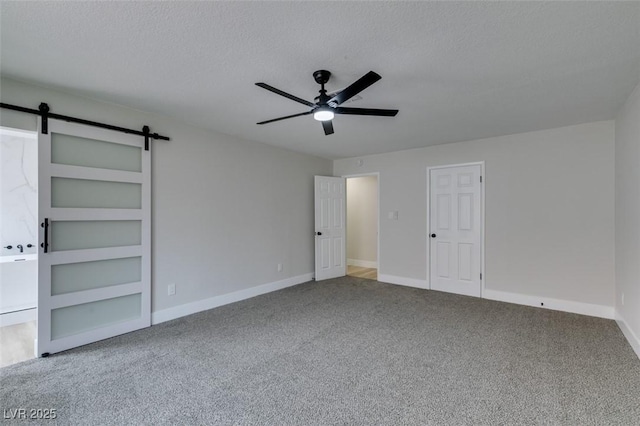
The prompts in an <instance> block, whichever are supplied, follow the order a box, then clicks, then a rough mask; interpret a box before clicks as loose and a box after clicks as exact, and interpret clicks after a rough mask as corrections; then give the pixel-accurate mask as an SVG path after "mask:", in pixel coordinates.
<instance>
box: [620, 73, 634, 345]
mask: <svg viewBox="0 0 640 426" xmlns="http://www.w3.org/2000/svg"><path fill="white" fill-rule="evenodd" d="M616 295H617V298H616V311H617V313H618V315H619V316H620V317H621V318H622V319H623V320H624V321H625V322H626V324H627V326H628V327H629V328H630V329H631V330H632V332H633V333H634V334H635V336H636V337H635V339H636V345H639V346H638V347H637V349H636V351H640V340H639V338H640V85H638V86H637V87H636V89H635V90H634V92H633V94H632V95H631V96H630V97H629V99H628V100H627V103H626V105H625V106H624V108H622V110H621V111H620V112H619V113H618V116H617V117H616ZM623 295H624V305H623V304H622V296H623ZM638 354H639V356H640V352H638Z"/></svg>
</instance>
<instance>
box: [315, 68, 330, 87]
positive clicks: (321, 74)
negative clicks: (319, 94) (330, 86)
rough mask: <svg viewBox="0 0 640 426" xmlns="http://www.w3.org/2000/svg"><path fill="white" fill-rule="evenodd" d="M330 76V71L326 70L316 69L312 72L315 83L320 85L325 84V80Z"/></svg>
mask: <svg viewBox="0 0 640 426" xmlns="http://www.w3.org/2000/svg"><path fill="white" fill-rule="evenodd" d="M330 77H331V72H329V71H327V70H318V71H316V72H314V73H313V79H314V80H315V81H316V83H318V84H322V85H324V84H327V81H329V78H330Z"/></svg>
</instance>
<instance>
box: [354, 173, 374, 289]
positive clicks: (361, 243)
mask: <svg viewBox="0 0 640 426" xmlns="http://www.w3.org/2000/svg"><path fill="white" fill-rule="evenodd" d="M378 198H379V194H378V174H371V175H360V176H347V275H349V276H352V277H358V278H366V279H372V280H377V279H378V261H379V254H378V253H379V249H378V221H379V217H378V205H379V203H378Z"/></svg>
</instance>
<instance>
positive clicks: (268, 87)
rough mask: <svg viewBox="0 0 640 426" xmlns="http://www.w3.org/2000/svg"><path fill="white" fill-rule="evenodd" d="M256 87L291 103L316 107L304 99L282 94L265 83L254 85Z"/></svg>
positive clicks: (285, 93)
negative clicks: (282, 97)
mask: <svg viewBox="0 0 640 426" xmlns="http://www.w3.org/2000/svg"><path fill="white" fill-rule="evenodd" d="M256 86H258V87H262V88H263V89H267V90H268V91H270V92H273V93H276V94H278V95H280V96H284V97H285V98H288V99H291V100H292V101H296V102H299V103H301V104H303V105H306V106H308V107H314V106H316V104H314V103H311V102H309V101H305V100H304V99H301V98H299V97H297V96H293V95H291V94H289V93H287V92H283V91H282V90H280V89H276V88H275V87H273V86H269V85H268V84H267V83H256Z"/></svg>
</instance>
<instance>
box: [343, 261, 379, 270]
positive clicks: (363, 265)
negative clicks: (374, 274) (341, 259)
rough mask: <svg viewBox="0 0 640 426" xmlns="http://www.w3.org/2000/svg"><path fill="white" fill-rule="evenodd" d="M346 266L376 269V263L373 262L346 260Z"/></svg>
mask: <svg viewBox="0 0 640 426" xmlns="http://www.w3.org/2000/svg"><path fill="white" fill-rule="evenodd" d="M347 265H350V266H360V267H361V268H377V267H378V262H376V261H375V260H360V259H347Z"/></svg>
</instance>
